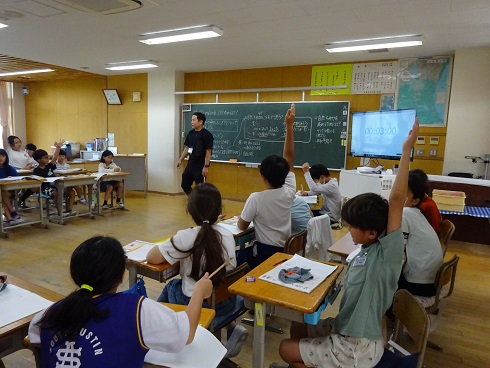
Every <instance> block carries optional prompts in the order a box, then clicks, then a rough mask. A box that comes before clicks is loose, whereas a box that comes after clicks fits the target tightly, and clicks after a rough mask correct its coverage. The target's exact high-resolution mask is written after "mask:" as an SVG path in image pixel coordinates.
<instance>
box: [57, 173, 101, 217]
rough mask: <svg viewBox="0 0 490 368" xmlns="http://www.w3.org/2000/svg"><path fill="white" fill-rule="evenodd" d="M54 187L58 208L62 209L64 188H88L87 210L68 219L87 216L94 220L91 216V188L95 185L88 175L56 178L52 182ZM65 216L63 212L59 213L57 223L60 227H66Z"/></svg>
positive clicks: (91, 177)
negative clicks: (84, 186) (56, 192)
mask: <svg viewBox="0 0 490 368" xmlns="http://www.w3.org/2000/svg"><path fill="white" fill-rule="evenodd" d="M53 184H54V186H55V187H56V189H57V191H58V208H61V209H62V208H63V198H64V192H65V189H66V188H73V187H78V186H83V185H86V186H88V208H87V211H85V212H82V213H77V214H76V215H75V216H70V217H76V216H88V217H89V218H92V219H93V218H94V216H93V215H92V190H93V189H92V186H93V184H95V178H94V177H93V176H90V175H71V176H62V177H57V179H56V181H54V182H53ZM65 218H66V216H65V215H64V213H63V211H61V213H60V219H59V221H58V223H59V224H60V225H66V223H65V221H64V219H65Z"/></svg>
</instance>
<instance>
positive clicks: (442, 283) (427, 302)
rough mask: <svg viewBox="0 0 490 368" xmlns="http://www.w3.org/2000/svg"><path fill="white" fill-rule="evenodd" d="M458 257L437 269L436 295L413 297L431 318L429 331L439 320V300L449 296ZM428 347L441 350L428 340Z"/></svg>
mask: <svg viewBox="0 0 490 368" xmlns="http://www.w3.org/2000/svg"><path fill="white" fill-rule="evenodd" d="M458 262H459V257H458V255H457V254H455V255H454V256H453V258H451V259H450V260H449V261H447V262H444V264H443V265H442V266H441V267H440V268H439V271H437V275H436V279H435V282H434V285H435V287H436V295H435V296H433V297H424V296H415V299H416V300H417V301H418V302H419V303H420V304H421V305H422V306H423V307H424V308H425V310H426V311H427V313H428V314H429V317H430V320H431V327H432V328H431V332H432V331H434V330H435V329H436V327H437V324H438V322H439V318H438V316H439V310H440V308H441V305H440V303H441V301H442V300H444V299H446V298H447V297H449V296H450V295H451V294H452V293H453V290H454V282H455V280H456V270H457V268H458ZM427 346H428V347H430V348H432V349H435V350H438V351H442V347H441V346H439V345H437V344H435V343H433V342H431V341H429V342H428V344H427Z"/></svg>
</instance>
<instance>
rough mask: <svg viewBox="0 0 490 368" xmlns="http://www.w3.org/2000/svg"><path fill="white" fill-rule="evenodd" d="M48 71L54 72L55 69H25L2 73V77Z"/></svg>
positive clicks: (0, 74) (0, 75)
mask: <svg viewBox="0 0 490 368" xmlns="http://www.w3.org/2000/svg"><path fill="white" fill-rule="evenodd" d="M47 72H54V70H53V69H35V70H23V71H19V72H8V73H0V77H7V76H9V75H24V74H35V73H47Z"/></svg>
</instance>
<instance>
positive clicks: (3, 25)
mask: <svg viewBox="0 0 490 368" xmlns="http://www.w3.org/2000/svg"><path fill="white" fill-rule="evenodd" d="M5 27H8V25H6V24H3V23H0V28H5Z"/></svg>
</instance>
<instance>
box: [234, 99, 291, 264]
mask: <svg viewBox="0 0 490 368" xmlns="http://www.w3.org/2000/svg"><path fill="white" fill-rule="evenodd" d="M294 117H295V105H294V104H291V108H290V109H289V110H288V111H287V113H286V116H285V118H284V122H285V123H286V138H285V140H284V151H283V157H280V156H276V155H272V156H268V157H266V158H265V159H264V160H262V163H261V164H260V176H261V177H262V180H263V181H264V184H265V186H266V188H267V189H266V190H264V191H262V192H256V193H252V194H250V196H249V197H248V199H247V201H246V202H245V206H244V207H243V211H242V213H241V215H240V218H239V219H238V223H237V226H238V228H239V229H240V230H245V229H246V228H247V227H248V226H249V225H250V223H251V222H252V221H253V223H254V229H255V238H256V239H257V240H256V241H255V243H254V244H253V246H251V247H247V248H245V249H241V250H240V251H238V252H237V261H238V265H240V264H242V263H244V262H247V263H248V264H249V266H250V268H255V267H257V266H258V265H259V264H261V263H262V262H263V261H265V260H266V259H267V258H269V257H270V256H272V255H273V254H274V253H277V252H282V251H283V250H284V245H285V244H286V240H287V239H288V237H289V235H290V234H291V205H292V204H293V201H294V198H295V194H296V178H295V176H294V172H293V171H292V170H293V167H294V166H293V165H294V137H293V135H294V133H293V123H294Z"/></svg>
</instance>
